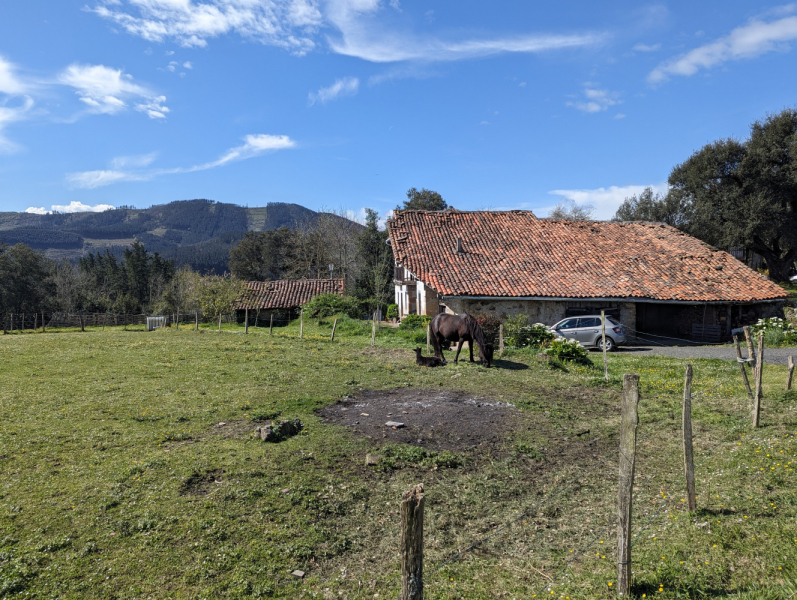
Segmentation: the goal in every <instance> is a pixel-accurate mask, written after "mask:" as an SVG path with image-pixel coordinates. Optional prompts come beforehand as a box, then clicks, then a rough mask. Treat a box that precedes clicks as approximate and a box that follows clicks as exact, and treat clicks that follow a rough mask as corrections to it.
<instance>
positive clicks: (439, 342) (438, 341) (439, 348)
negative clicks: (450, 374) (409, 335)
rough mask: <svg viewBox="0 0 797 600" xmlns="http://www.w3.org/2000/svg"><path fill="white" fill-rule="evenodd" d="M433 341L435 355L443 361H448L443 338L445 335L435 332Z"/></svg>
mask: <svg viewBox="0 0 797 600" xmlns="http://www.w3.org/2000/svg"><path fill="white" fill-rule="evenodd" d="M432 341H433V342H434V355H435V356H436V357H437V358H439V359H440V360H442V361H443V362H446V357H445V356H443V342H444V341H445V340H443V336H442V335H440V334H437V333H433V334H432Z"/></svg>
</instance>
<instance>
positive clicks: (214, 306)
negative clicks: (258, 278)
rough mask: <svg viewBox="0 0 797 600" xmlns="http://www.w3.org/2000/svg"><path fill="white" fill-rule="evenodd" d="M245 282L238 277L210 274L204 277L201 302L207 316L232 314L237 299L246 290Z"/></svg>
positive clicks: (200, 290)
mask: <svg viewBox="0 0 797 600" xmlns="http://www.w3.org/2000/svg"><path fill="white" fill-rule="evenodd" d="M244 285H245V284H244V282H243V281H241V280H240V279H238V278H237V277H230V276H226V277H224V276H219V275H208V276H207V277H203V278H202V285H201V286H200V288H199V302H200V304H201V306H202V312H203V313H204V314H205V316H206V317H209V318H211V319H212V318H215V317H220V316H222V315H225V314H230V313H231V312H232V310H233V306H234V305H235V301H236V300H237V299H238V298H239V297H240V296H241V294H242V293H243V292H244Z"/></svg>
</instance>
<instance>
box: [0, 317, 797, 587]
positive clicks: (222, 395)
mask: <svg viewBox="0 0 797 600" xmlns="http://www.w3.org/2000/svg"><path fill="white" fill-rule="evenodd" d="M141 329H142V328H140V327H138V328H128V331H123V330H122V328H121V327H118V328H110V327H109V328H106V329H105V330H104V331H102V330H101V329H99V328H98V329H91V328H88V329H87V331H86V332H85V333H80V332H79V331H60V332H59V331H49V330H48V333H47V334H45V335H42V334H35V335H34V334H31V333H25V334H18V333H15V334H12V335H7V336H2V337H0V377H1V378H2V379H0V381H2V385H0V598H18V597H20V598H24V597H29V598H97V599H99V598H103V599H106V598H119V599H123V598H124V599H132V598H192V599H193V598H272V597H274V598H319V599H324V600H329V599H332V598H348V599H350V600H354V599H365V598H369V599H374V598H376V599H389V598H390V599H392V598H395V597H397V596H398V590H399V576H400V570H399V569H400V567H399V560H398V551H397V547H398V536H399V531H398V524H399V523H398V502H399V499H400V496H401V493H402V492H403V491H404V490H406V489H408V488H409V487H410V486H411V485H413V484H415V483H417V482H423V483H424V484H425V487H426V518H425V545H426V548H425V585H426V593H425V596H426V598H429V599H435V600H436V599H459V598H466V599H488V598H490V599H491V598H507V599H510V598H513V599H515V598H516V599H520V598H524V599H526V598H534V597H536V598H542V597H546V598H564V599H565V600H569V599H571V598H572V599H574V600H575V599H577V598H608V597H614V594H613V591H612V586H613V585H614V582H615V576H616V559H615V558H614V545H615V535H614V528H613V527H612V523H611V522H612V518H613V517H614V512H615V502H616V481H617V446H616V441H617V438H616V435H617V428H618V423H619V398H620V387H621V378H622V374H623V373H625V372H636V373H638V374H639V375H640V376H641V392H642V401H641V402H640V426H639V430H638V455H637V469H636V485H635V499H634V524H635V536H637V537H636V541H635V543H634V546H633V550H632V558H633V565H634V567H633V571H634V587H633V589H632V595H633V596H634V597H637V598H642V597H645V598H651V597H657V598H736V599H739V600H741V599H772V600H775V599H783V600H785V599H786V598H792V597H794V598H797V573H796V572H795V558H796V557H797V493H795V484H797V478H796V477H795V472H794V466H795V464H797V442H795V441H794V440H795V436H797V411H795V403H797V394H795V392H789V393H785V392H784V391H783V388H784V382H785V377H786V369H785V368H784V367H779V366H772V365H765V368H764V373H765V375H764V376H765V384H764V394H765V398H764V403H763V406H764V410H763V412H762V425H763V426H762V427H761V428H760V429H758V430H756V431H753V430H751V429H750V427H749V402H748V400H747V398H746V395H745V393H744V389H743V386H742V382H741V378H740V375H739V371H738V366H737V365H736V364H735V363H729V362H723V361H713V360H712V361H709V360H696V361H692V364H693V366H694V371H695V381H694V387H693V389H694V394H695V396H694V399H693V420H694V423H693V429H694V435H695V444H696V450H695V462H696V481H697V490H698V507H699V508H698V511H697V512H696V513H694V514H689V513H688V512H687V510H686V508H685V506H684V504H685V503H684V502H683V498H684V495H683V488H684V485H683V475H682V458H681V456H682V455H681V451H680V445H681V442H680V423H681V410H680V407H681V394H682V381H683V373H684V366H685V364H686V362H685V361H682V360H679V359H674V358H666V357H659V356H656V357H644V356H639V355H638V354H635V353H634V354H632V353H629V354H625V355H623V354H614V355H610V369H611V378H610V382H609V383H608V384H606V383H604V381H603V376H602V375H603V373H602V368H601V367H599V366H597V365H598V363H599V362H600V355H598V354H592V358H593V360H594V361H595V363H596V367H595V368H589V367H584V366H572V365H568V364H551V363H549V362H548V361H547V360H545V359H542V358H540V357H538V356H537V355H536V354H534V353H533V352H526V351H518V352H508V353H506V354H505V355H504V357H503V358H502V359H499V360H498V361H497V362H496V365H495V368H490V369H485V368H483V367H481V366H480V365H479V364H478V363H476V364H469V363H467V362H466V363H460V364H459V365H454V364H449V365H448V366H446V367H444V368H438V369H422V368H419V367H416V365H415V364H414V357H413V354H412V353H411V351H410V348H412V347H414V346H415V345H417V343H418V342H419V341H420V337H422V336H420V337H419V338H418V339H408V338H407V337H406V336H403V335H401V334H400V332H397V331H395V330H383V331H381V332H380V334H379V336H378V338H377V345H376V347H375V348H371V347H370V324H361V323H358V322H352V321H350V320H343V321H341V322H340V323H339V324H338V329H337V333H336V340H335V342H334V343H330V341H329V333H330V331H331V322H329V321H327V322H322V323H321V324H319V323H318V322H315V321H314V322H310V321H309V320H306V321H305V325H304V339H302V340H299V339H297V337H298V324H297V323H294V324H292V325H291V326H289V327H286V328H278V329H277V328H275V334H274V335H273V336H270V335H268V331H267V330H263V329H254V328H250V334H249V335H248V336H245V335H243V329H242V328H239V327H235V326H226V325H225V326H224V327H223V329H222V332H221V333H217V332H216V331H215V327H214V326H207V327H201V328H200V331H198V332H196V331H193V329H192V328H189V327H185V328H183V327H181V328H180V330H179V331H173V330H162V331H156V332H151V333H146V332H144V331H142V330H141ZM401 389H405V390H409V391H412V393H413V394H415V395H424V394H426V393H427V391H428V394H429V395H430V396H431V395H433V393H437V392H440V391H445V392H451V393H456V394H459V395H460V396H462V397H464V396H467V395H470V396H473V397H476V398H480V399H485V398H486V399H488V400H494V401H500V402H506V403H511V404H513V405H514V406H515V407H516V408H515V409H514V410H515V412H512V413H511V414H512V418H511V419H505V420H503V421H500V422H499V421H495V422H492V423H491V422H489V421H488V420H485V421H484V426H483V427H484V430H485V439H486V438H487V436H486V432H488V431H489V433H490V434H491V435H490V440H491V441H490V442H489V443H486V442H484V443H481V445H480V442H479V439H475V440H469V441H470V442H472V443H465V441H462V443H461V444H460V445H457V438H456V437H451V438H450V439H451V440H452V443H453V444H454V445H452V446H448V447H447V448H446V450H445V451H438V450H435V449H434V448H431V449H430V448H427V447H425V446H423V445H415V444H408V443H399V442H398V441H395V440H394V439H392V438H391V437H390V436H391V435H392V434H391V433H390V432H382V433H376V432H377V431H381V430H377V429H376V428H374V432H375V435H373V436H372V437H371V438H368V437H365V436H364V435H359V434H358V435H355V433H356V432H355V428H354V427H348V426H346V425H345V424H331V423H328V422H325V421H324V419H323V418H322V417H321V416H320V413H319V411H321V410H322V409H329V408H330V407H332V406H333V405H335V404H336V403H337V402H338V401H339V400H341V399H342V398H349V399H354V400H351V402H352V406H353V407H356V399H357V397H358V395H365V394H373V393H374V392H375V391H379V390H401ZM391 393H395V392H391ZM458 397H459V396H458ZM474 406H475V405H474ZM353 410H354V409H353ZM474 410H475V409H474ZM355 413H356V411H355V412H353V413H352V414H353V415H355V417H354V418H356V414H355ZM294 417H297V418H299V419H301V421H302V423H303V424H304V425H305V429H304V431H303V432H302V433H301V434H300V435H298V436H296V437H294V438H291V439H289V440H286V441H283V442H281V443H278V444H266V443H263V442H261V441H260V440H259V439H256V438H254V437H253V436H252V435H251V434H252V431H253V430H254V428H255V427H256V426H257V424H258V423H260V422H263V421H265V420H268V419H272V418H294ZM408 418H409V417H408ZM221 423H224V425H221ZM431 425H434V426H435V427H438V428H441V427H442V428H443V430H445V423H443V422H439V423H430V426H431ZM496 428H497V431H496ZM478 429H479V428H478V427H476V428H475V429H473V430H474V431H476V434H475V435H476V437H477V438H478ZM380 435H385V436H386V437H380ZM451 435H455V434H451ZM396 439H397V438H396ZM496 440H497V441H496ZM366 454H377V455H379V456H381V458H380V460H379V462H378V464H377V465H376V466H371V467H367V466H366V465H365V456H366ZM485 537H486V539H484V541H482V542H480V543H479V544H478V545H476V546H475V547H473V548H471V549H470V550H468V551H466V552H463V553H462V554H461V555H460V556H458V557H456V558H455V559H454V560H450V562H447V561H449V559H451V558H452V556H453V555H455V553H457V552H461V551H463V550H466V549H467V548H469V547H470V546H471V545H473V544H474V542H476V541H477V540H482V539H483V538H485ZM296 569H299V570H302V571H305V572H306V575H305V577H304V578H303V579H298V578H296V577H294V576H292V575H291V572H292V571H294V570H296Z"/></svg>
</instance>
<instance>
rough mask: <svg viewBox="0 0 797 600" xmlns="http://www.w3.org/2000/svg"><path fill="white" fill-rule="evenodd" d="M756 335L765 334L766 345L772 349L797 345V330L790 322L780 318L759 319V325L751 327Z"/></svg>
mask: <svg viewBox="0 0 797 600" xmlns="http://www.w3.org/2000/svg"><path fill="white" fill-rule="evenodd" d="M750 330H751V331H752V332H753V333H754V334H758V333H763V334H764V343H765V344H766V345H767V346H770V347H778V346H787V345H793V344H797V329H795V327H794V325H792V324H791V323H790V322H789V321H785V320H783V319H781V318H780V317H772V318H770V319H759V320H758V323H756V324H755V325H753V326H751V327H750Z"/></svg>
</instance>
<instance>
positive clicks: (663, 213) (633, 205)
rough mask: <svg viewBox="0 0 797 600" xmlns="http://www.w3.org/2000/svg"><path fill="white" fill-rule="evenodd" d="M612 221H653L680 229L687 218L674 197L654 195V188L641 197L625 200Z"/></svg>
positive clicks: (648, 188) (648, 189) (646, 190)
mask: <svg viewBox="0 0 797 600" xmlns="http://www.w3.org/2000/svg"><path fill="white" fill-rule="evenodd" d="M612 221H651V222H659V223H667V224H668V225H672V226H673V227H680V226H681V225H683V224H685V217H684V214H683V211H682V210H681V206H680V203H679V202H678V201H677V199H676V198H675V196H674V195H670V194H666V195H664V196H662V195H661V194H659V193H656V194H654V193H653V188H650V187H646V188H645V189H644V190H642V193H641V194H639V196H637V195H636V194H634V195H633V196H630V197H628V198H626V199H625V200H623V203H622V204H621V205H620V208H618V209H617V212H616V213H615V215H614V217H612Z"/></svg>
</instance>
